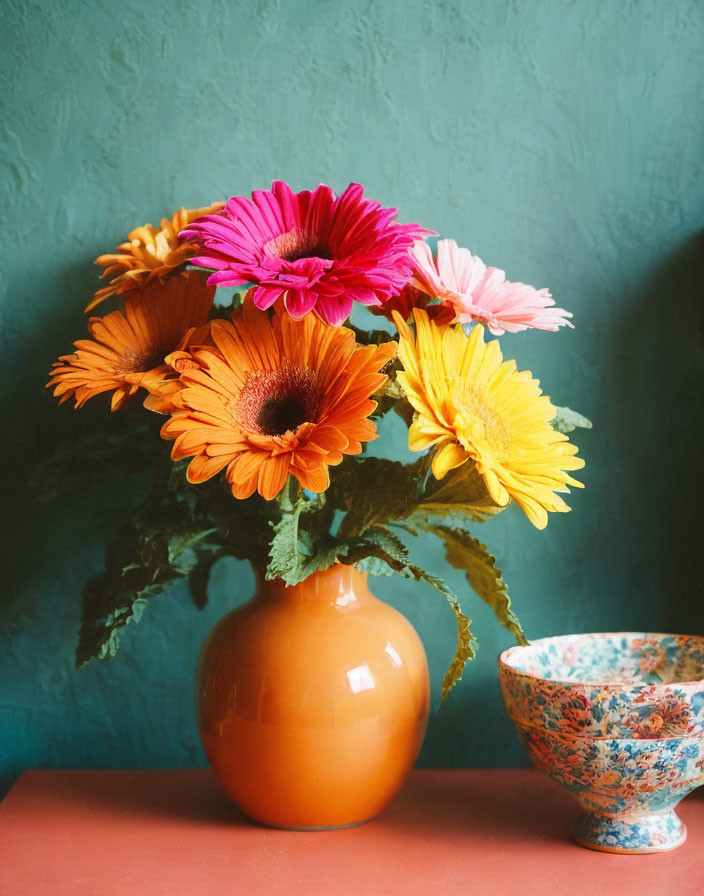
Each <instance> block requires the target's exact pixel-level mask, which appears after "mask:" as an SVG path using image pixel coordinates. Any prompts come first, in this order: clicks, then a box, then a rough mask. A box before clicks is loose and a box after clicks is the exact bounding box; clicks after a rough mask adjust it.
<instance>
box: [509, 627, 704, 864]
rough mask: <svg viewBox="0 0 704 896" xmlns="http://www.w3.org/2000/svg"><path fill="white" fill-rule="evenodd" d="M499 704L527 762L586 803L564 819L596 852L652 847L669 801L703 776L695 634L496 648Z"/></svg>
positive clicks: (699, 647)
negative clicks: (574, 818)
mask: <svg viewBox="0 0 704 896" xmlns="http://www.w3.org/2000/svg"><path fill="white" fill-rule="evenodd" d="M499 677H500V681H501V690H502V692H503V695H504V702H505V704H506V709H507V711H508V714H509V716H510V717H511V719H512V720H513V722H514V724H515V725H516V729H517V731H518V735H519V738H520V740H521V743H522V744H523V745H524V746H525V748H526V750H527V751H528V755H529V756H530V758H531V761H532V762H533V764H534V765H535V766H536V767H537V768H539V769H541V770H542V771H545V772H547V773H548V774H549V775H550V776H551V777H552V778H554V779H555V780H556V781H559V782H560V783H562V784H564V785H565V786H566V787H568V788H569V789H570V790H571V791H572V792H573V793H575V794H576V795H577V797H578V799H579V800H580V802H581V803H582V805H583V806H584V807H585V808H586V809H587V814H586V816H584V817H583V818H581V819H580V820H579V821H578V822H577V824H576V825H575V827H574V829H573V834H574V836H575V838H576V840H577V841H578V842H579V843H581V844H582V845H583V846H588V847H590V848H592V849H600V850H604V851H606V852H618V853H641V852H662V851H663V850H666V849H672V848H673V847H675V846H679V845H680V844H681V843H683V842H684V839H685V837H686V835H687V832H686V830H685V827H684V825H683V824H682V822H681V821H680V820H679V818H678V817H677V815H676V814H675V812H674V807H675V806H676V805H677V803H678V802H679V801H680V800H681V799H682V797H683V796H685V795H686V794H688V793H689V792H690V791H691V790H694V788H695V787H698V786H699V785H700V784H702V783H704V637H697V636H692V635H660V634H644V633H638V634H636V633H630V632H629V633H620V634H594V635H566V636H563V637H558V638H544V639H542V640H540V641H534V642H533V643H532V644H530V645H529V646H527V647H511V648H509V649H508V650H505V651H504V652H503V653H502V654H501V656H500V657H499Z"/></svg>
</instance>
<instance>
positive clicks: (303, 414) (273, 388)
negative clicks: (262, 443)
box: [232, 362, 323, 436]
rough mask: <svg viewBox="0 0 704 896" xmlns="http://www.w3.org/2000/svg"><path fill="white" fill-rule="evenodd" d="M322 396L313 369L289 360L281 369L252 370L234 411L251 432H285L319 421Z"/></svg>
mask: <svg viewBox="0 0 704 896" xmlns="http://www.w3.org/2000/svg"><path fill="white" fill-rule="evenodd" d="M322 399H323V389H322V388H321V387H320V385H319V384H318V381H317V378H316V376H315V374H314V373H313V371H312V370H308V369H307V368H305V367H298V366H297V365H295V364H289V363H288V362H285V363H284V364H283V366H281V367H279V368H278V369H277V370H258V371H256V372H254V373H249V374H248V375H247V379H246V381H245V384H244V386H243V387H242V391H241V392H240V394H239V397H238V399H237V401H236V402H235V404H234V407H233V408H232V413H233V415H234V417H235V419H236V420H237V422H238V423H239V424H240V425H241V426H242V427H243V428H244V429H247V430H249V431H250V432H255V433H258V434H260V435H265V436H282V435H284V433H287V432H290V431H295V430H296V429H298V427H299V426H300V425H301V424H302V423H315V422H317V418H318V414H319V413H320V407H321V404H322Z"/></svg>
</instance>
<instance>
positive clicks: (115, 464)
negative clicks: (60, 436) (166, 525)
mask: <svg viewBox="0 0 704 896" xmlns="http://www.w3.org/2000/svg"><path fill="white" fill-rule="evenodd" d="M154 422H155V421H153V420H151V419H149V418H147V419H144V420H137V419H135V410H134V409H132V408H126V409H124V410H121V411H120V413H119V414H114V415H112V416H110V417H108V418H107V419H106V420H101V424H100V426H99V427H97V428H96V427H95V425H92V426H91V424H90V421H85V420H81V424H80V426H79V430H80V429H81V428H83V430H84V431H83V433H82V434H81V433H80V431H79V433H78V434H76V435H75V436H74V437H72V438H70V439H66V440H64V441H61V442H58V443H57V444H56V446H55V448H54V450H53V451H51V453H49V454H47V456H46V457H45V458H44V460H43V461H42V462H41V463H40V464H38V465H37V466H36V467H35V468H34V470H33V471H32V474H31V476H30V478H29V482H28V485H29V487H30V489H32V491H33V492H35V493H36V497H37V500H39V501H42V502H47V503H48V502H50V501H55V500H57V499H59V498H61V497H63V496H65V495H71V494H72V493H76V492H78V491H80V490H84V489H86V487H87V486H88V487H90V486H92V485H93V484H95V486H96V488H100V486H101V484H102V483H103V481H104V478H105V469H106V467H109V468H110V470H111V471H112V472H113V473H119V474H125V473H128V474H131V473H137V472H140V471H142V470H146V469H149V468H150V467H151V468H153V469H156V467H157V466H158V464H159V463H160V462H163V460H164V443H163V442H162V440H161V439H160V438H159V430H158V428H155V426H154ZM77 458H80V463H79V462H78V461H77Z"/></svg>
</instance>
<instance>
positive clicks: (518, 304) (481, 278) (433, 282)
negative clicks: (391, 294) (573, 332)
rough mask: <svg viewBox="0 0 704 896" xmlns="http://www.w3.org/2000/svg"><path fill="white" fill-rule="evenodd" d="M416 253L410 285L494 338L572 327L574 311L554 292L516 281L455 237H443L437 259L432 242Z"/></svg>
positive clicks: (416, 247)
mask: <svg viewBox="0 0 704 896" xmlns="http://www.w3.org/2000/svg"><path fill="white" fill-rule="evenodd" d="M411 257H412V260H413V264H414V270H413V277H412V279H411V283H412V284H413V285H414V286H416V287H417V288H418V289H420V290H422V291H423V292H424V293H426V294H427V295H429V296H431V297H432V298H439V299H442V300H443V301H444V302H446V303H447V304H449V305H451V306H452V308H454V310H455V314H456V320H457V321H458V322H460V323H469V322H470V321H477V322H478V323H480V324H483V325H484V326H485V327H486V328H487V329H488V330H489V331H490V332H491V333H493V335H494V336H500V335H501V334H502V333H518V332H519V330H527V329H528V328H529V327H532V328H534V329H536V330H553V331H554V330H557V328H558V327H560V326H563V325H567V326H568V327H571V326H572V324H571V323H570V322H569V320H568V319H567V318H570V317H572V315H571V313H570V312H569V311H565V310H564V309H562V308H556V307H555V302H554V300H553V298H552V296H551V295H550V292H549V290H547V289H533V287H532V286H528V285H527V284H526V283H511V281H510V280H507V279H506V274H505V273H504V272H503V271H500V270H499V269H498V268H492V267H487V266H486V265H485V264H484V262H483V261H482V260H481V258H478V257H477V256H476V255H472V253H471V252H470V251H469V249H460V248H459V247H458V245H457V243H456V242H455V241H454V240H438V250H437V259H434V258H433V255H432V252H431V251H430V247H429V246H428V244H427V243H425V242H421V241H418V242H416V243H415V245H414V246H413V249H412V250H411Z"/></svg>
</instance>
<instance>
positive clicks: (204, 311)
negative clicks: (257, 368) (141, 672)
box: [47, 271, 215, 411]
mask: <svg viewBox="0 0 704 896" xmlns="http://www.w3.org/2000/svg"><path fill="white" fill-rule="evenodd" d="M214 295H215V287H213V286H205V285H204V284H203V282H202V280H201V277H200V274H199V273H197V272H196V271H193V272H191V273H190V274H188V275H187V276H185V277H176V278H173V279H171V280H169V281H168V282H166V283H164V284H163V285H161V284H160V283H159V282H158V281H157V282H154V283H153V284H150V285H149V286H148V287H146V288H145V289H144V290H143V291H142V292H139V293H135V294H134V295H132V296H130V297H128V299H127V300H126V302H125V311H124V314H123V313H122V312H121V311H112V312H111V313H110V314H107V315H106V316H105V317H91V318H90V320H89V321H88V330H89V332H90V335H91V337H92V339H79V340H78V342H75V343H74V345H75V346H76V348H77V349H78V351H76V352H74V353H73V354H72V355H64V356H62V357H61V358H59V360H58V361H57V362H56V363H55V364H54V367H53V371H52V376H51V379H50V380H49V382H48V383H47V387H51V386H53V387H54V395H55V396H57V397H59V396H60V399H61V400H60V403H62V402H64V401H66V400H67V399H68V398H71V397H72V396H73V397H75V399H76V407H77V408H78V407H80V406H81V405H82V404H84V403H85V402H86V401H88V399H89V398H92V397H93V396H94V395H98V394H99V393H100V392H110V391H112V392H113V396H112V402H111V407H112V410H113V411H115V410H117V409H118V408H121V407H123V406H124V405H126V404H127V403H128V402H129V400H130V399H131V398H132V397H133V396H134V394H135V392H137V391H138V390H139V389H140V388H143V389H146V390H147V392H149V393H151V394H154V395H159V391H160V387H161V386H162V384H163V383H164V382H165V381H166V380H168V379H170V378H172V379H173V378H176V376H177V374H176V373H174V369H173V367H171V366H169V365H167V364H165V363H164V358H165V357H166V355H168V354H170V353H171V352H173V351H174V350H179V349H184V348H186V347H188V346H190V345H193V344H195V343H200V342H203V341H204V340H205V339H206V338H207V327H206V326H205V325H206V321H207V319H208V312H209V310H210V307H211V305H212V304H213V296H214ZM148 406H149V405H148ZM153 409H154V410H157V409H160V408H158V407H155V408H153Z"/></svg>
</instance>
